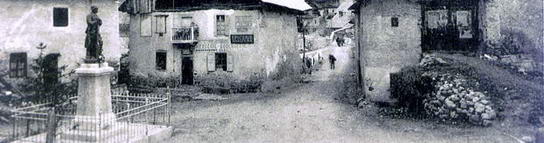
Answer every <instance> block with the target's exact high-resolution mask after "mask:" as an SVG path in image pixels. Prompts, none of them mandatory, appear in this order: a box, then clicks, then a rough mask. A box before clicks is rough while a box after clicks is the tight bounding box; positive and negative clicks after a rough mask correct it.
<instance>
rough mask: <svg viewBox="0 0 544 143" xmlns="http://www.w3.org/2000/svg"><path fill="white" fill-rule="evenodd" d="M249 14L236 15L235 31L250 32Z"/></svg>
mask: <svg viewBox="0 0 544 143" xmlns="http://www.w3.org/2000/svg"><path fill="white" fill-rule="evenodd" d="M251 19H252V18H251V16H236V25H235V26H236V32H238V33H247V32H250V29H251V26H252V21H251Z"/></svg>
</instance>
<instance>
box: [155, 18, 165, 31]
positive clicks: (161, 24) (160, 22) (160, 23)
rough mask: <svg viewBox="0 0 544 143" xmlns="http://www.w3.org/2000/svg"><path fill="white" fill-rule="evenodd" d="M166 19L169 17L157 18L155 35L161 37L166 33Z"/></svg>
mask: <svg viewBox="0 0 544 143" xmlns="http://www.w3.org/2000/svg"><path fill="white" fill-rule="evenodd" d="M166 17H167V15H157V16H155V33H157V34H159V35H161V36H162V34H164V33H166Z"/></svg>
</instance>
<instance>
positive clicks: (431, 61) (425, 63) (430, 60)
mask: <svg viewBox="0 0 544 143" xmlns="http://www.w3.org/2000/svg"><path fill="white" fill-rule="evenodd" d="M446 64H447V62H446V61H445V60H444V59H442V58H438V57H435V56H432V55H429V54H425V55H424V56H423V58H422V59H421V61H420V62H419V65H420V66H422V67H431V66H441V65H446Z"/></svg>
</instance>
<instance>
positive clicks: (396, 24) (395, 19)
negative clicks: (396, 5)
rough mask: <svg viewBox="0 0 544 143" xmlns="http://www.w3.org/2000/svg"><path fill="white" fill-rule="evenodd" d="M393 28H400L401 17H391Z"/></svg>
mask: <svg viewBox="0 0 544 143" xmlns="http://www.w3.org/2000/svg"><path fill="white" fill-rule="evenodd" d="M391 27H399V17H396V16H394V17H391Z"/></svg>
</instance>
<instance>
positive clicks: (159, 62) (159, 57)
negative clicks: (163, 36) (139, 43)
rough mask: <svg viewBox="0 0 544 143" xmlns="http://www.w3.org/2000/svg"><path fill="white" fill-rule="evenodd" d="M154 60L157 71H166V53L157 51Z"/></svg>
mask: <svg viewBox="0 0 544 143" xmlns="http://www.w3.org/2000/svg"><path fill="white" fill-rule="evenodd" d="M155 58H156V59H155V62H156V68H157V70H160V71H164V70H166V51H158V52H157V53H156V56H155Z"/></svg>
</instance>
